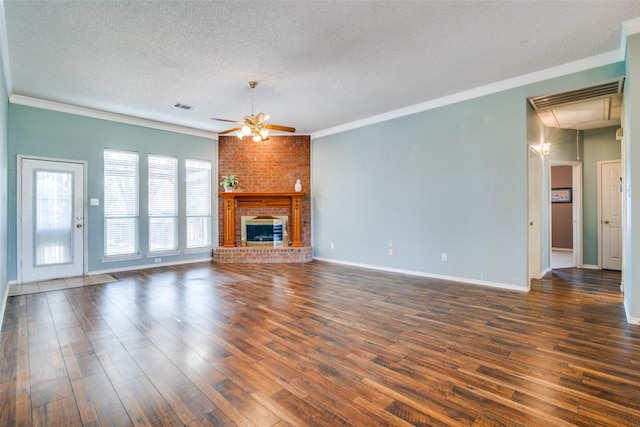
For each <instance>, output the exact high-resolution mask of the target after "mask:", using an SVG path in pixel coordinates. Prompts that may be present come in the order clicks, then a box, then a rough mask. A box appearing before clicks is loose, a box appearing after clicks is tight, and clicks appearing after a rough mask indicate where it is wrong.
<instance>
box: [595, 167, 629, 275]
mask: <svg viewBox="0 0 640 427" xmlns="http://www.w3.org/2000/svg"><path fill="white" fill-rule="evenodd" d="M616 163H617V164H619V165H620V176H621V177H622V174H623V172H624V166H623V164H622V159H612V160H598V161H597V162H596V186H597V187H596V203H597V215H598V216H597V219H598V268H602V265H603V261H602V255H603V250H602V246H603V243H604V242H603V240H602V203H603V200H602V166H603V165H608V164H616ZM620 185H622V182H621V183H620ZM622 199H623V197H622V194H620V209H621V210H622ZM620 227H621V228H622V222H621V223H620ZM623 240H624V238H623ZM622 244H623V243H622V241H621V242H620V245H621V246H622ZM621 249H622V248H621ZM622 268H623V263H622V261H621V263H620V270H621V271H622Z"/></svg>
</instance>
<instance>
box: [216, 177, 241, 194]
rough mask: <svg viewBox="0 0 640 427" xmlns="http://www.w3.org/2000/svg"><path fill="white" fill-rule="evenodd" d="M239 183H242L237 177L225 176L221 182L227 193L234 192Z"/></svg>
mask: <svg viewBox="0 0 640 427" xmlns="http://www.w3.org/2000/svg"><path fill="white" fill-rule="evenodd" d="M239 183H240V181H239V180H238V177H237V176H235V175H229V176H226V175H224V176H223V177H222V180H221V181H220V185H221V186H222V187H224V191H226V192H230V191H233V188H234V187H235V186H236V185H238V184H239Z"/></svg>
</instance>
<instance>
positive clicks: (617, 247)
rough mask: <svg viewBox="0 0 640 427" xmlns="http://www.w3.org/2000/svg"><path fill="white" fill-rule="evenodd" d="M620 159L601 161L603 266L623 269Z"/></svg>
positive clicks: (604, 267)
mask: <svg viewBox="0 0 640 427" xmlns="http://www.w3.org/2000/svg"><path fill="white" fill-rule="evenodd" d="M621 177H622V173H621V163H620V161H613V162H609V161H607V162H600V227H601V231H600V233H601V236H602V243H601V248H602V268H603V269H606V270H622V193H621V192H620V189H621V185H622V182H621V181H620V178H621Z"/></svg>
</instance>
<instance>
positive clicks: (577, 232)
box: [548, 160, 584, 268]
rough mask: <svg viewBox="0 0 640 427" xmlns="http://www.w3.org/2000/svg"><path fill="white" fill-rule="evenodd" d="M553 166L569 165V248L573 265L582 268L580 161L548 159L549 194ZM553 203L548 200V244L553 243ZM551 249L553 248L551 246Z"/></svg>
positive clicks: (582, 229)
mask: <svg viewBox="0 0 640 427" xmlns="http://www.w3.org/2000/svg"><path fill="white" fill-rule="evenodd" d="M554 166H571V189H572V200H571V202H572V210H571V216H572V222H573V230H572V231H573V241H572V246H573V248H571V250H572V251H573V267H575V268H583V267H584V265H583V264H582V263H583V261H584V259H583V248H582V245H583V244H584V241H583V238H582V235H583V233H584V225H583V222H582V215H583V210H582V208H583V207H582V185H583V182H582V162H576V161H570V160H551V161H549V172H548V173H549V194H551V187H552V182H551V168H552V167H554ZM552 206H553V204H552V203H551V200H549V246H552V245H553V215H552V213H551V208H552ZM551 249H552V250H553V248H551ZM549 262H551V253H550V254H549Z"/></svg>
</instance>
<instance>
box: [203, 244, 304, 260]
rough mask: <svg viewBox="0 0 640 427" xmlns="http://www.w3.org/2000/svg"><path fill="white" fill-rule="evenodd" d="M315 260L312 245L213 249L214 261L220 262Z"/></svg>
mask: <svg viewBox="0 0 640 427" xmlns="http://www.w3.org/2000/svg"><path fill="white" fill-rule="evenodd" d="M312 260H313V250H312V248H311V247H310V246H307V247H302V248H290V247H288V248H265V247H243V248H223V247H218V248H214V249H213V262H219V263H228V264H230V263H237V264H242V263H245V264H249V263H296V262H309V261H312Z"/></svg>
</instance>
